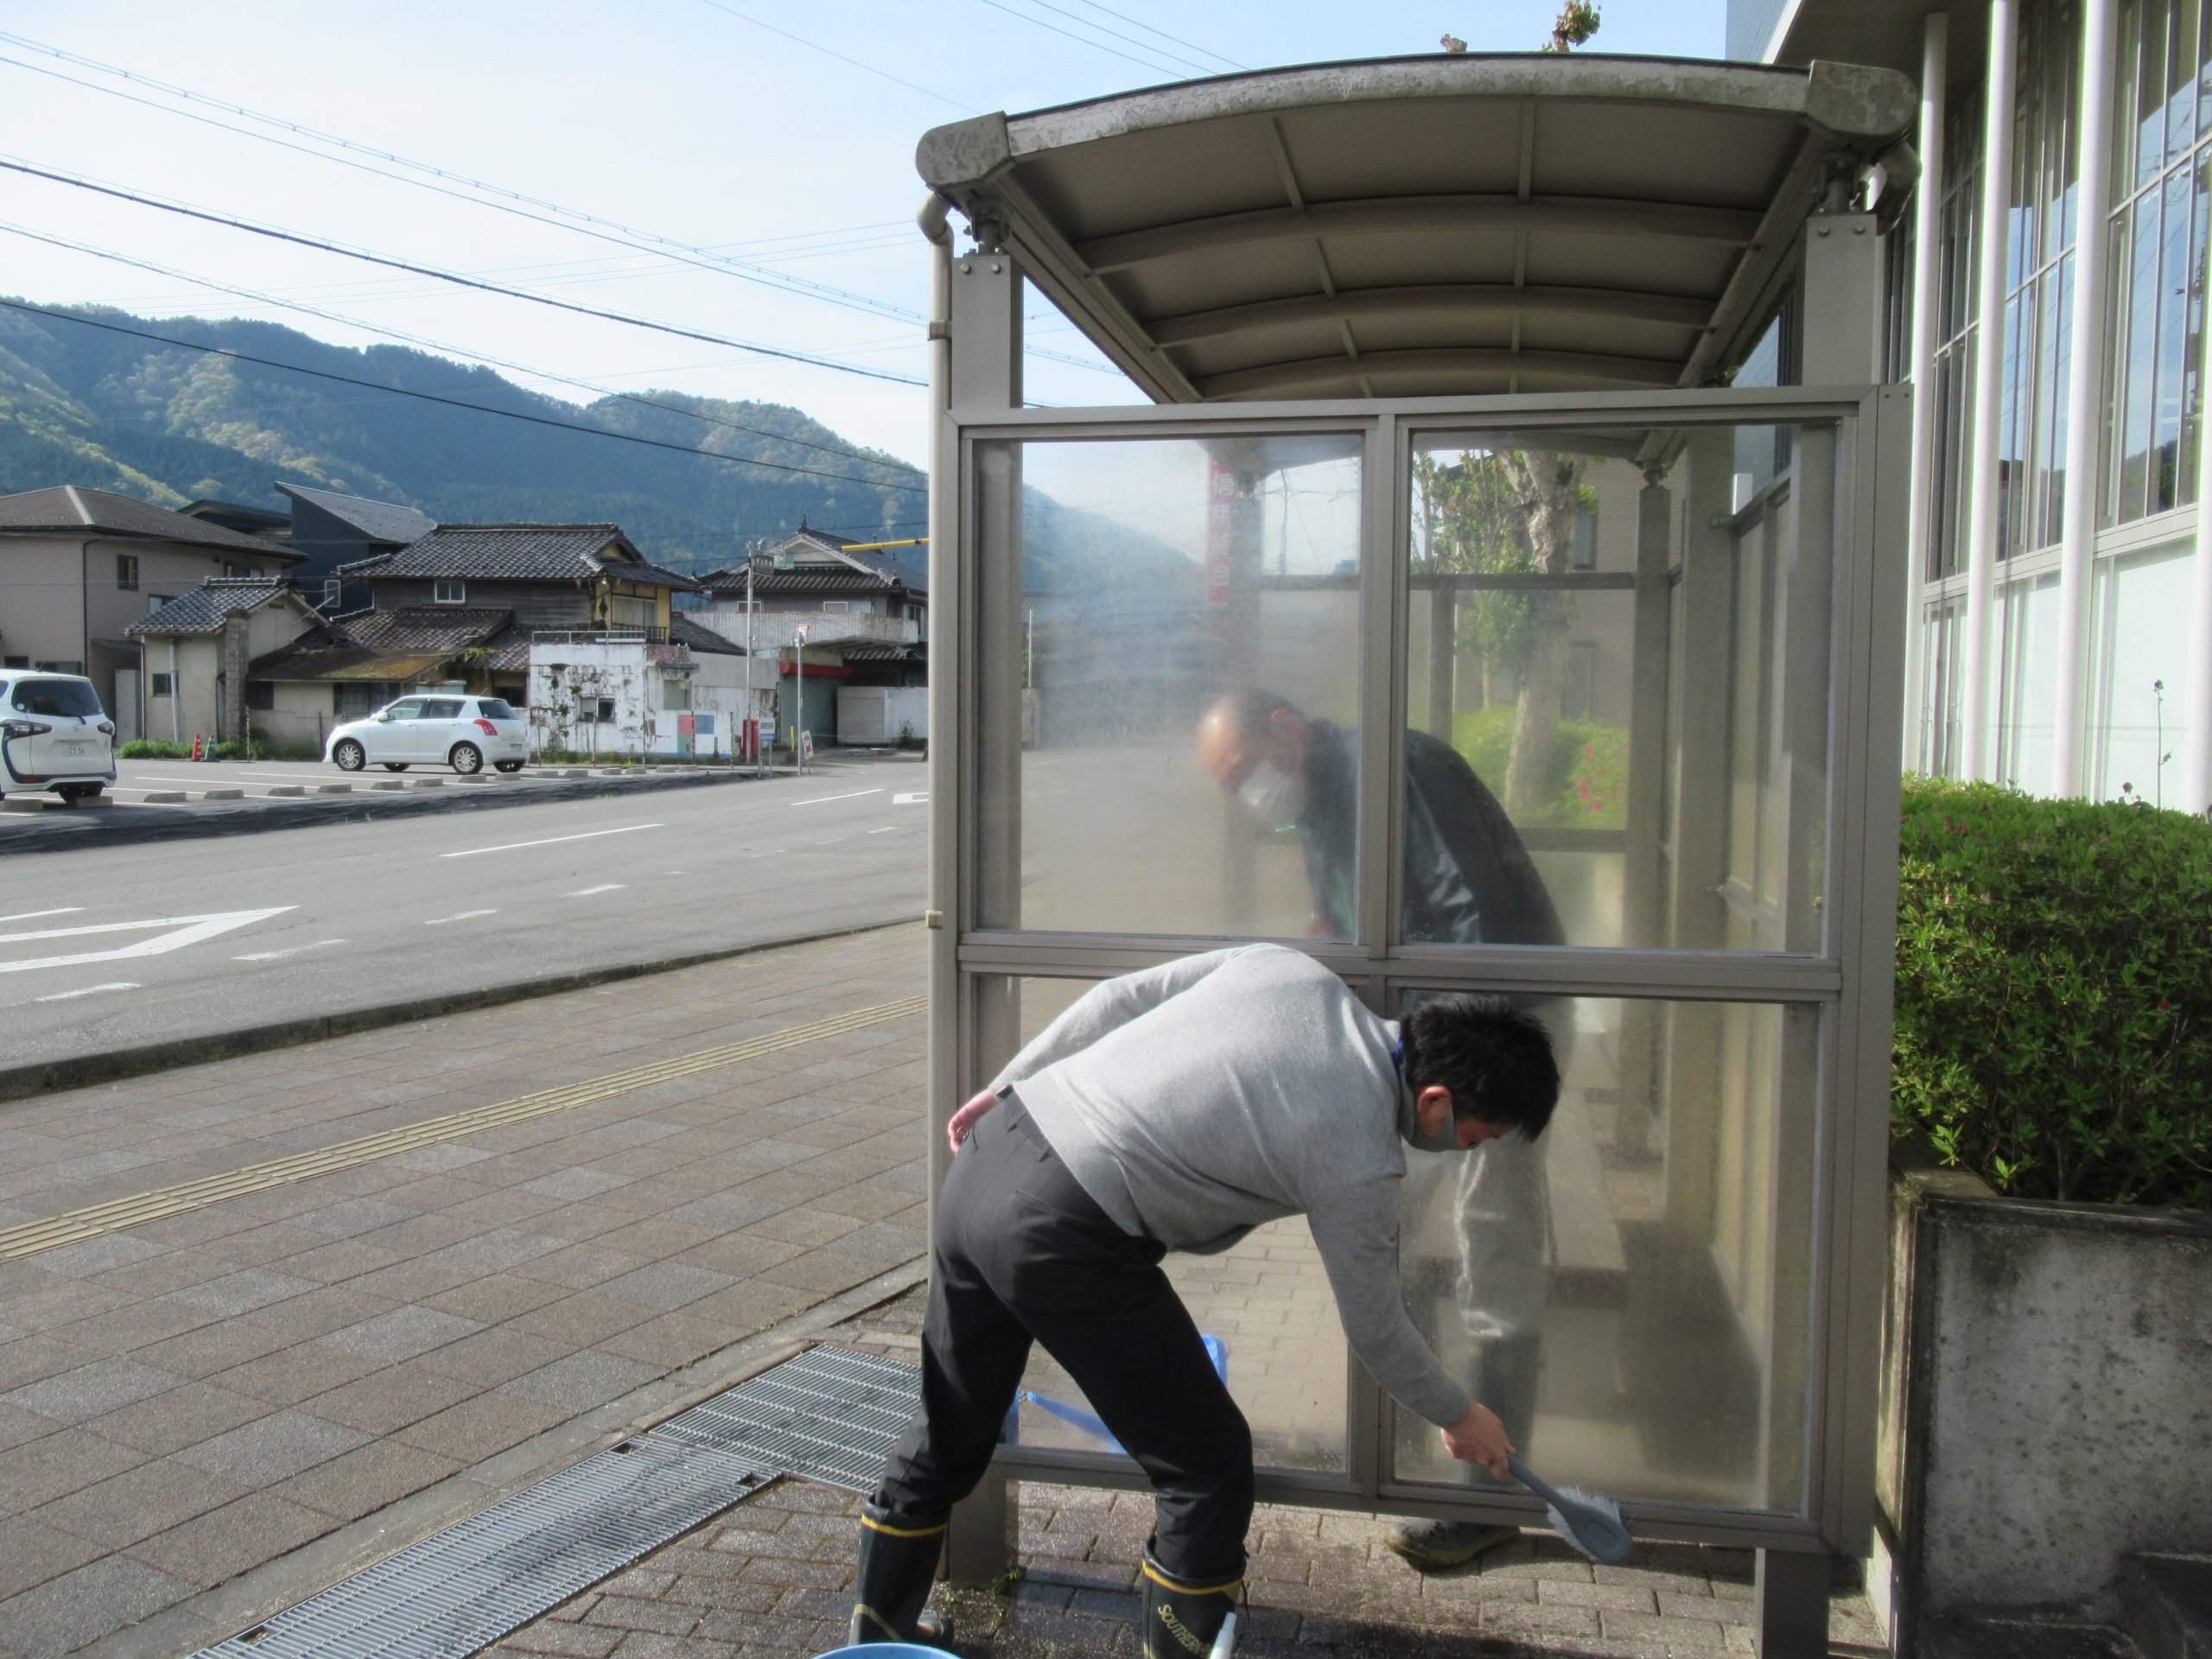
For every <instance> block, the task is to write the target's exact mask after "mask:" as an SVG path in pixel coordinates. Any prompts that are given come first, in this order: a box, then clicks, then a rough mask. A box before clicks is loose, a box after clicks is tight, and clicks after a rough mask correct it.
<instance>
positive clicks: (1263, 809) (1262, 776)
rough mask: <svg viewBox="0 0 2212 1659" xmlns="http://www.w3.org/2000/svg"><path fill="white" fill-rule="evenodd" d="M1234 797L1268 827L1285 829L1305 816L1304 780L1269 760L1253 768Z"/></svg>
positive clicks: (1259, 821)
mask: <svg viewBox="0 0 2212 1659" xmlns="http://www.w3.org/2000/svg"><path fill="white" fill-rule="evenodd" d="M1236 798H1237V799H1238V800H1240V801H1242V802H1243V803H1244V810H1246V811H1248V812H1249V813H1250V814H1251V815H1252V817H1254V819H1255V820H1256V821H1257V822H1258V823H1260V824H1262V826H1264V827H1265V828H1267V829H1289V828H1290V827H1291V826H1292V825H1294V824H1295V823H1297V822H1298V821H1299V819H1300V818H1301V817H1305V816H1306V783H1305V780H1304V779H1300V778H1294V777H1292V776H1291V775H1290V774H1289V773H1288V772H1285V771H1283V770H1282V769H1281V767H1279V766H1276V765H1275V764H1274V762H1273V761H1271V760H1262V761H1261V762H1260V764H1259V765H1258V766H1255V767H1253V768H1252V775H1251V776H1250V777H1249V778H1247V779H1245V780H1244V781H1243V784H1242V785H1239V786H1238V788H1237V791H1236Z"/></svg>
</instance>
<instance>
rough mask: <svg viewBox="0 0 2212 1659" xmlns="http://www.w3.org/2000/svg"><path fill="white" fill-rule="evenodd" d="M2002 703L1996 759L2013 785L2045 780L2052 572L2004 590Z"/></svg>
mask: <svg viewBox="0 0 2212 1659" xmlns="http://www.w3.org/2000/svg"><path fill="white" fill-rule="evenodd" d="M2004 603H2005V611H2004V616H2005V681H2004V686H2005V707H2004V710H2003V713H2002V714H2001V715H2000V716H1999V718H2000V719H2001V720H2002V721H2003V722H2004V728H2003V734H2002V741H2001V743H2000V746H1999V766H2001V767H2002V768H2003V776H2004V779H2005V782H2006V783H2008V784H2011V785H2012V786H2013V787H2014V788H2015V789H2024V790H2028V791H2031V792H2035V793H2041V792H2043V791H2045V790H2047V789H2048V788H2049V787H2050V778H2051V771H2050V767H2051V737H2052V732H2051V722H2052V720H2053V718H2054V705H2055V699H2056V696H2057V687H2056V674H2057V672H2058V578H2057V577H2056V576H2050V577H2046V578H2044V580H2043V581H2040V582H2019V583H2015V584H2014V585H2012V587H2010V588H2006V589H2005V596H2004Z"/></svg>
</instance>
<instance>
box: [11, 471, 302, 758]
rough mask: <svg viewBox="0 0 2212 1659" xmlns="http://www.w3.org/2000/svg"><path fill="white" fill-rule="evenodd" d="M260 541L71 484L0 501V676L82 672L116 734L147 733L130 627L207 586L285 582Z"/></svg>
mask: <svg viewBox="0 0 2212 1659" xmlns="http://www.w3.org/2000/svg"><path fill="white" fill-rule="evenodd" d="M297 557H298V556H297V555H296V554H294V553H293V552H291V551H290V550H289V549H287V548H283V547H279V546H277V544H276V543H274V542H270V541H265V540H264V539H262V538H261V537H256V536H247V535H242V534H240V533H239V532H238V531H234V530H231V529H227V528H226V527H225V526H223V525H221V524H212V523H209V522H207V521H206V520H203V519H199V518H188V517H186V516H185V515H184V514H182V513H181V512H170V511H169V510H168V509H167V508H166V507H156V506H152V505H149V504H148V503H146V502H143V501H137V500H134V499H131V498H130V497H129V496H127V495H117V494H114V493H111V492H110V491H107V490H92V489H85V488H81V487H79V486H76V485H73V484H64V485H57V486H54V487H52V488H50V489H43V490H27V491H25V492H23V493H21V494H19V495H10V496H0V666H5V667H9V668H44V669H51V670H54V671H58V672H61V673H67V674H82V675H85V676H86V677H88V678H90V679H91V680H92V684H93V686H94V687H95V688H96V689H97V690H99V695H100V700H101V701H102V702H104V703H105V704H106V705H107V708H108V710H109V712H110V713H111V715H113V716H114V718H115V721H116V726H117V728H118V733H119V734H121V735H122V736H124V737H125V738H132V737H137V736H139V735H141V734H143V733H144V732H145V731H146V729H147V727H146V711H145V704H144V701H143V687H142V685H141V684H140V683H139V650H138V642H137V640H136V639H132V638H130V633H129V630H130V625H131V624H132V623H134V622H137V621H138V620H141V619H142V618H143V617H144V616H145V615H146V614H147V613H148V612H149V611H151V610H155V609H157V608H159V607H161V606H162V605H164V604H166V603H168V601H170V600H172V599H175V598H177V597H179V596H180V595H181V594H184V593H186V592H187V591H188V590H189V589H192V588H197V587H198V586H199V585H200V583H201V582H203V581H205V580H206V579H207V578H208V577H210V576H232V577H241V576H274V575H283V573H284V572H285V571H286V570H287V569H289V567H290V566H291V565H292V564H294V563H296V562H297Z"/></svg>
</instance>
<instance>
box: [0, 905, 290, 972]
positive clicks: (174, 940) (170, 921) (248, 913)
mask: <svg viewBox="0 0 2212 1659" xmlns="http://www.w3.org/2000/svg"><path fill="white" fill-rule="evenodd" d="M297 908H298V906H295V905H278V906H275V907H274V908H272V909H269V910H231V911H221V912H215V913H213V914H211V915H207V916H165V917H162V918H159V919H158V920H155V921H150V922H101V923H99V924H98V925H95V926H92V927H49V928H41V929H40V930H38V931H35V932H30V933H0V948H4V947H6V946H8V945H10V944H22V943H23V942H25V941H26V940H29V939H69V938H82V937H84V936H85V935H86V934H91V933H142V932H144V931H148V930H149V929H151V928H156V927H166V928H171V929H174V930H175V931H172V932H168V933H161V934H156V936H155V937H154V938H150V939H141V940H139V941H138V943H137V944H125V945H118V947H117V948H116V949H114V950H85V951H78V952H74V953H73V954H71V955H68V956H65V957H33V958H32V959H31V960H29V962H0V974H21V973H27V972H29V970H30V969H34V968H70V967H74V966H76V965H77V964H78V963H86V962H118V961H120V960H122V959H123V958H124V957H158V956H162V955H165V954H166V953H168V951H171V950H182V949H183V948H184V947H185V946H186V945H188V944H199V943H200V941H201V940H202V939H212V938H214V937H215V936H216V935H217V934H219V933H227V932H229V931H231V930H232V928H235V927H244V926H245V925H247V924H249V923H251V922H265V921H267V920H268V919H269V918H270V917H271V916H282V915H283V913H284V912H286V911H288V910H295V909H297Z"/></svg>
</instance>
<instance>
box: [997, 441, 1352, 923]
mask: <svg viewBox="0 0 2212 1659" xmlns="http://www.w3.org/2000/svg"><path fill="white" fill-rule="evenodd" d="M1359 454H1360V441H1359V439H1358V438H1357V437H1356V436H1351V435H1333V434H1332V435H1279V436H1270V437H1266V438H1250V439H1247V438H1236V439H1195V440H1194V439H1166V440H1162V439H1136V440H1112V441H1100V440H1082V441H1063V442H1054V441H1048V440H1038V441H1033V442H1000V443H989V444H983V445H979V446H978V449H977V458H978V474H979V477H978V483H979V486H980V500H979V502H978V513H977V520H976V522H977V524H978V527H979V529H980V531H981V532H982V548H983V560H982V567H983V569H984V571H985V577H984V582H983V589H982V603H981V606H980V607H979V608H980V622H981V629H982V639H981V642H980V645H979V650H978V652H977V661H978V664H979V667H978V687H977V690H978V696H979V702H980V707H981V709H982V716H981V721H980V729H981V730H982V732H984V733H986V734H993V735H991V736H990V737H988V738H987V739H986V741H983V742H982V744H981V745H980V761H981V766H980V784H981V789H980V798H979V804H980V814H979V819H978V824H977V829H978V832H979V833H978V836H977V839H976V846H977V854H978V864H977V873H978V896H979V906H978V917H977V919H978V922H979V924H980V925H982V926H985V927H992V928H1014V927H1022V928H1035V929H1058V930H1076V931H1116V932H1151V933H1236V934H1243V935H1249V936H1262V937H1276V938H1281V937H1296V936H1300V935H1314V936H1332V937H1336V938H1348V937H1349V936H1350V933H1351V893H1350V890H1349V888H1348V887H1334V888H1332V889H1330V890H1328V891H1327V892H1325V893H1321V892H1316V891H1314V890H1313V888H1312V887H1311V886H1310V884H1309V883H1308V881H1307V880H1306V874H1305V869H1304V863H1305V861H1304V860H1303V859H1302V858H1301V855H1300V842H1299V837H1298V836H1296V835H1295V834H1294V833H1291V832H1290V831H1289V830H1287V829H1285V828H1282V827H1280V826H1282V825H1287V824H1288V823H1291V822H1292V820H1293V819H1294V817H1296V814H1295V813H1292V814H1291V815H1290V816H1289V817H1278V819H1277V821H1276V822H1275V823H1270V822H1269V821H1268V819H1269V817H1270V815H1273V814H1279V813H1280V812H1281V810H1283V809H1284V807H1285V798H1284V795H1283V791H1284V789H1285V788H1286V782H1285V780H1286V779H1287V775H1288V774H1287V772H1285V770H1284V767H1285V766H1287V765H1289V764H1290V762H1289V760H1288V758H1287V755H1286V756H1277V755H1275V754H1274V753H1273V750H1272V747H1271V746H1269V745H1265V744H1262V743H1249V744H1242V745H1236V746H1233V747H1228V746H1224V745H1222V744H1220V743H1214V744H1211V745H1208V744H1202V743H1201V742H1200V741H1199V735H1200V734H1199V728H1200V724H1201V721H1202V720H1205V718H1206V717H1207V716H1209V715H1210V714H1212V713H1214V712H1216V711H1217V709H1218V708H1219V707H1220V705H1221V704H1222V700H1223V699H1224V698H1225V697H1230V696H1236V698H1238V699H1239V701H1238V702H1237V703H1236V709H1237V710H1238V711H1239V719H1240V721H1242V722H1243V724H1248V725H1252V726H1255V727H1257V728H1262V729H1268V730H1272V729H1273V728H1274V727H1275V726H1276V725H1277V723H1278V722H1276V721H1274V718H1273V715H1274V710H1275V709H1277V708H1278V707H1281V708H1284V709H1289V710H1291V711H1293V712H1294V714H1295V715H1297V716H1298V717H1299V720H1300V726H1301V728H1303V729H1308V730H1310V731H1311V732H1313V733H1314V734H1318V735H1317V736H1316V737H1315V739H1314V745H1313V747H1314V748H1315V750H1316V752H1317V753H1318V752H1323V751H1325V753H1326V754H1327V755H1328V757H1329V767H1330V769H1329V770H1328V771H1327V773H1326V776H1325V778H1322V777H1318V776H1317V777H1316V778H1314V779H1312V780H1310V788H1311V791H1312V794H1311V799H1312V800H1313V803H1314V804H1315V806H1316V807H1317V808H1326V809H1328V810H1334V809H1335V808H1337V807H1338V805H1341V806H1342V808H1343V810H1344V817H1345V820H1346V826H1347V827H1346V834H1347V835H1349V822H1350V819H1351V817H1352V814H1351V801H1352V799H1353V798H1354V796H1355V794H1356V792H1357V785H1358V768H1357V756H1356V746H1355V745H1354V743H1353V742H1352V732H1353V729H1354V727H1355V725H1356V721H1357V666H1358V641H1357V619H1358V609H1359V594H1358V581H1359V577H1358V572H1359V500H1360V470H1361V468H1360V460H1359ZM1025 664H1026V671H1025ZM1017 709H1019V710H1020V713H1019V715H1017V714H1016V712H1015V711H1016V710H1017ZM1215 723H1216V725H1217V726H1218V725H1220V724H1221V723H1222V722H1221V721H1216V722H1215ZM1263 748H1264V749H1266V750H1267V751H1268V752H1267V753H1262V749H1263ZM1279 760H1280V761H1281V764H1277V762H1278V761H1279ZM1271 791H1272V793H1271ZM1293 804H1295V803H1293ZM1255 809H1257V810H1255ZM1343 850H1344V857H1345V859H1346V860H1347V861H1349V860H1350V857H1351V847H1350V843H1349V842H1348V841H1347V842H1346V843H1345V846H1344V849H1343Z"/></svg>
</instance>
